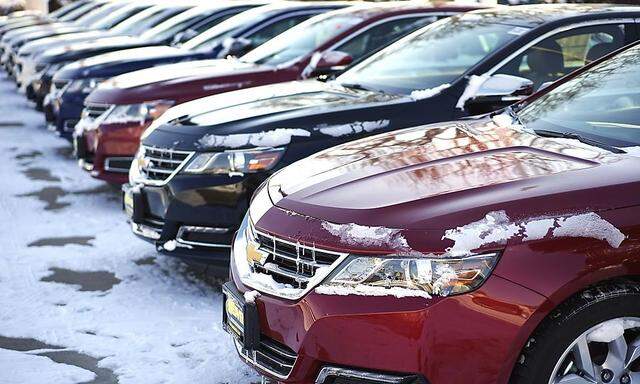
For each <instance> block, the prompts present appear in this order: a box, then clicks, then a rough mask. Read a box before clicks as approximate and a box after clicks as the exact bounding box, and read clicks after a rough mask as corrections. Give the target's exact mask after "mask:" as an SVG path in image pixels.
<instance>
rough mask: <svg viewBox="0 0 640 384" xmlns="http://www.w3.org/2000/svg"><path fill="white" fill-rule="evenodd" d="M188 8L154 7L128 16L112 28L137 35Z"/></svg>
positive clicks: (120, 32) (118, 31)
mask: <svg viewBox="0 0 640 384" xmlns="http://www.w3.org/2000/svg"><path fill="white" fill-rule="evenodd" d="M186 9H187V8H183V7H176V8H164V7H152V8H149V9H147V10H144V11H142V12H140V13H138V14H137V15H135V16H133V17H130V18H128V19H127V20H125V21H124V22H122V23H120V24H118V25H116V26H115V27H114V28H113V29H112V30H113V31H114V32H116V33H118V34H125V35H132V36H137V35H139V34H141V33H143V32H144V31H146V30H148V29H151V28H153V27H155V26H157V25H159V24H160V23H162V22H164V21H166V20H168V19H170V18H172V17H173V16H175V15H177V14H178V13H181V12H184V11H185V10H186Z"/></svg>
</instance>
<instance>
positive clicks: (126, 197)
mask: <svg viewBox="0 0 640 384" xmlns="http://www.w3.org/2000/svg"><path fill="white" fill-rule="evenodd" d="M122 207H123V209H124V211H125V212H126V214H127V216H128V217H129V219H130V220H131V221H132V222H134V223H136V224H140V223H142V220H143V217H144V198H143V196H142V190H141V188H133V187H132V186H130V185H128V184H126V185H124V186H123V187H122Z"/></svg>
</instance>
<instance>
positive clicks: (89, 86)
mask: <svg viewBox="0 0 640 384" xmlns="http://www.w3.org/2000/svg"><path fill="white" fill-rule="evenodd" d="M102 81H104V79H94V78H92V79H79V80H73V81H72V82H71V83H69V86H68V87H67V91H68V92H82V93H91V91H93V90H94V89H95V88H96V87H97V86H98V84H100V83H101V82H102Z"/></svg>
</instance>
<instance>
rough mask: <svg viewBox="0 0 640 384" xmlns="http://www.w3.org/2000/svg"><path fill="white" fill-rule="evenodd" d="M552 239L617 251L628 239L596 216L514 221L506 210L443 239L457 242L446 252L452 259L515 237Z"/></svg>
mask: <svg viewBox="0 0 640 384" xmlns="http://www.w3.org/2000/svg"><path fill="white" fill-rule="evenodd" d="M549 233H550V236H551V237H582V238H593V239H598V240H603V241H606V242H607V243H609V245H610V246H611V247H613V248H618V247H619V246H620V244H622V241H624V239H625V238H626V236H625V235H624V234H623V233H622V232H620V230H619V229H618V228H616V227H614V226H613V225H612V224H611V223H609V222H608V221H606V220H605V219H603V218H602V217H600V216H599V215H598V214H597V213H594V212H587V213H578V214H575V215H572V216H566V217H545V218H534V219H529V220H526V221H521V222H513V221H511V219H510V218H509V217H508V216H507V214H506V212H505V211H494V212H489V213H487V215H486V216H485V217H484V218H483V219H481V220H478V221H475V222H472V223H469V224H466V225H464V226H461V227H458V228H455V229H449V230H447V231H445V235H444V236H443V237H442V238H443V239H449V240H453V241H454V245H453V246H452V247H449V248H448V249H447V253H448V254H449V255H450V256H454V257H460V256H467V255H471V254H472V253H473V252H472V251H473V250H476V249H479V248H481V247H482V246H484V245H488V244H506V242H507V241H508V240H510V239H512V238H520V239H521V240H522V241H530V240H539V239H542V238H545V237H546V236H547V235H549Z"/></svg>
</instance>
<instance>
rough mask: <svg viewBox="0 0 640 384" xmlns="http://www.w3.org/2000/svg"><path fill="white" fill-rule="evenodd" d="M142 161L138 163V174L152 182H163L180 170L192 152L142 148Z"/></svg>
mask: <svg viewBox="0 0 640 384" xmlns="http://www.w3.org/2000/svg"><path fill="white" fill-rule="evenodd" d="M142 150H143V154H142V161H139V162H138V164H139V165H138V167H139V168H138V169H139V171H140V174H141V175H142V176H144V178H145V179H146V180H149V181H152V182H164V181H166V180H168V179H169V177H171V176H173V175H174V174H175V173H176V172H178V171H179V170H180V168H181V167H182V166H183V164H185V163H186V161H187V160H188V159H189V158H190V157H191V155H192V154H193V152H188V151H176V150H173V149H169V148H158V147H148V146H143V147H142Z"/></svg>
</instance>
